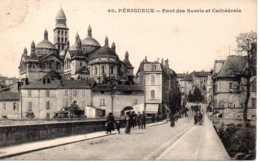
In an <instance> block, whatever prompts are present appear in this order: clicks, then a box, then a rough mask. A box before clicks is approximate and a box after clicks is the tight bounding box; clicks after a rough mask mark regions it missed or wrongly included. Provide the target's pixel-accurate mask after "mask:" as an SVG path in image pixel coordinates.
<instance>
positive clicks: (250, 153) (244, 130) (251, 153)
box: [218, 122, 256, 160]
mask: <svg viewBox="0 0 260 163" xmlns="http://www.w3.org/2000/svg"><path fill="white" fill-rule="evenodd" d="M218 134H219V137H220V138H221V140H222V143H223V144H224V146H225V148H226V150H227V152H228V154H229V155H230V157H231V158H232V159H233V160H254V159H255V157H256V128H255V126H252V125H251V124H249V123H247V122H246V123H244V124H237V125H235V124H233V123H232V124H229V125H227V127H226V129H220V130H219V131H218Z"/></svg>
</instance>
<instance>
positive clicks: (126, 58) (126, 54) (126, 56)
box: [125, 51, 129, 61]
mask: <svg viewBox="0 0 260 163" xmlns="http://www.w3.org/2000/svg"><path fill="white" fill-rule="evenodd" d="M125 60H127V61H128V60H129V54H128V51H126V52H125Z"/></svg>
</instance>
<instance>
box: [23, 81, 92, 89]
mask: <svg viewBox="0 0 260 163" xmlns="http://www.w3.org/2000/svg"><path fill="white" fill-rule="evenodd" d="M92 85H93V81H88V80H50V83H47V80H46V81H45V83H44V82H43V80H39V81H36V82H34V83H31V84H29V85H25V86H22V87H21V89H83V88H86V89H87V88H90V87H91V86H92Z"/></svg>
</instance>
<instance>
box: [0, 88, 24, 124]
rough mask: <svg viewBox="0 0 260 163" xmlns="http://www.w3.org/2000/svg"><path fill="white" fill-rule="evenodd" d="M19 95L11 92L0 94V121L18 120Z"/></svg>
mask: <svg viewBox="0 0 260 163" xmlns="http://www.w3.org/2000/svg"><path fill="white" fill-rule="evenodd" d="M20 115H21V109H20V93H18V92H11V91H1V92H0V119H7V118H8V119H17V118H20Z"/></svg>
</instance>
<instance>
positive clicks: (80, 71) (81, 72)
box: [75, 66, 90, 75]
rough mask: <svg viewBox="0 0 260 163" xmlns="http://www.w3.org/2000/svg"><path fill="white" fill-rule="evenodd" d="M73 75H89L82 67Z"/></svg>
mask: <svg viewBox="0 0 260 163" xmlns="http://www.w3.org/2000/svg"><path fill="white" fill-rule="evenodd" d="M75 74H87V75H89V74H90V71H89V69H88V68H86V67H85V66H83V67H82V68H80V69H79V70H78V71H76V73H75Z"/></svg>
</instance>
